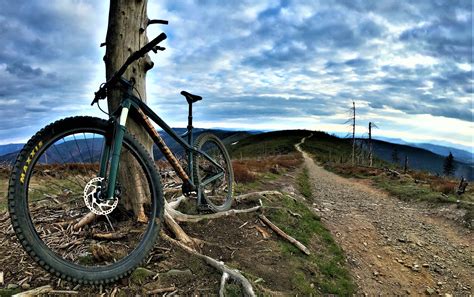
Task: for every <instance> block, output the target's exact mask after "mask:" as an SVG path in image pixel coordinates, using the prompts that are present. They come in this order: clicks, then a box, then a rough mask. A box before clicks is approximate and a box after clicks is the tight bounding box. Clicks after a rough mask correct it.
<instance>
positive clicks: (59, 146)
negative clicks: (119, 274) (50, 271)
mask: <svg viewBox="0 0 474 297" xmlns="http://www.w3.org/2000/svg"><path fill="white" fill-rule="evenodd" d="M105 135H106V133H105V131H100V130H97V129H92V128H91V129H87V128H86V129H77V130H74V131H69V132H66V133H63V134H61V135H58V136H56V137H54V138H53V139H50V140H48V141H47V143H45V144H44V145H43V147H42V148H41V149H40V150H39V151H38V153H37V154H36V155H35V156H34V158H33V159H32V160H31V163H30V166H31V168H30V169H29V173H30V174H29V175H28V176H27V178H26V180H25V187H26V193H25V194H26V197H27V203H28V210H29V217H30V220H31V223H32V226H33V228H34V231H35V232H36V235H37V236H38V237H39V239H40V240H41V241H42V243H43V244H44V245H45V247H46V248H47V249H48V250H50V251H51V252H53V254H54V256H56V257H57V258H59V259H60V260H62V261H66V262H69V263H71V264H73V265H76V266H80V267H84V268H89V267H90V268H93V267H95V268H98V266H109V265H114V264H118V263H119V262H122V261H124V260H125V259H126V258H127V257H129V255H131V254H132V253H133V252H134V251H136V250H137V249H138V247H139V246H141V244H142V243H143V242H144V240H145V238H147V235H148V233H149V232H150V229H151V227H152V225H153V222H154V219H155V214H156V211H155V209H156V205H155V203H156V202H155V201H154V199H151V197H153V195H154V189H153V187H152V182H151V180H150V173H149V172H148V171H147V168H146V165H145V160H143V159H142V158H141V157H140V155H139V154H138V152H137V151H136V149H135V148H134V147H133V145H131V144H130V143H129V142H128V141H124V143H123V148H122V154H121V163H120V164H121V165H120V166H121V167H122V168H121V170H120V172H119V175H118V185H119V191H118V192H117V197H118V198H119V199H120V203H119V204H118V205H117V206H116V207H115V208H114V209H113V211H112V212H110V213H109V214H108V215H107V216H97V219H96V220H94V221H93V222H91V223H90V224H87V225H85V226H83V227H82V228H79V229H74V226H75V225H76V224H77V222H78V220H80V219H82V218H84V217H85V216H86V215H87V214H88V213H90V212H91V211H90V209H89V208H88V207H87V205H86V203H85V201H84V195H85V192H84V191H85V189H86V185H88V184H89V190H88V191H89V192H88V194H91V193H90V189H91V187H90V182H91V180H93V179H94V178H97V176H98V172H99V163H100V157H101V155H102V153H103V152H102V151H103V147H104V143H105V141H104V140H105ZM124 160H126V161H127V162H123V161H124ZM27 162H28V161H27ZM131 172H133V174H131ZM94 183H98V184H100V181H98V180H96V181H95V182H94ZM99 196H100V195H97V197H99ZM137 196H139V197H142V199H143V200H144V202H145V204H144V208H143V210H144V214H145V216H146V218H148V219H149V222H150V223H148V224H147V223H140V222H138V221H137V216H136V215H135V214H134V208H135V209H137V208H138V207H136V205H134V204H133V203H132V201H135V200H133V199H135V198H136V197H137Z"/></svg>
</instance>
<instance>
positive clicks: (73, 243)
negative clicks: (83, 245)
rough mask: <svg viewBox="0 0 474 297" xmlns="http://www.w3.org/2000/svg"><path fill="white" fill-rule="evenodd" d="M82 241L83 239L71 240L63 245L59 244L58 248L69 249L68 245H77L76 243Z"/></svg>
mask: <svg viewBox="0 0 474 297" xmlns="http://www.w3.org/2000/svg"><path fill="white" fill-rule="evenodd" d="M82 241H83V240H82V239H76V240H74V241H71V242H68V243H65V244H63V245H60V246H58V249H67V248H68V247H70V246H72V245H76V244H78V243H80V242H82Z"/></svg>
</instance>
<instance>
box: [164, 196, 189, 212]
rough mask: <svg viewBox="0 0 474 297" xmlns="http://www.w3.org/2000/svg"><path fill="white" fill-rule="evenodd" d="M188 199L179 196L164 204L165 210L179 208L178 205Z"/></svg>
mask: <svg viewBox="0 0 474 297" xmlns="http://www.w3.org/2000/svg"><path fill="white" fill-rule="evenodd" d="M186 199H188V198H187V197H186V196H183V195H182V196H179V197H178V198H176V200H174V201H171V202H165V207H166V208H172V209H176V208H178V207H179V205H180V204H181V202H183V201H184V200H186Z"/></svg>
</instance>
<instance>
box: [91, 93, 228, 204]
mask: <svg viewBox="0 0 474 297" xmlns="http://www.w3.org/2000/svg"><path fill="white" fill-rule="evenodd" d="M130 110H134V111H137V114H143V115H144V117H143V118H142V120H143V123H142V124H143V126H144V127H145V128H147V132H148V134H149V135H150V137H151V138H152V139H153V140H154V142H155V144H157V146H158V148H159V149H160V151H161V152H162V153H163V155H164V156H165V157H166V158H167V159H168V162H169V163H170V164H171V165H172V166H173V168H174V170H175V171H176V172H177V173H178V176H180V178H181V179H182V180H183V184H184V185H187V186H188V187H190V189H191V190H195V191H197V192H198V197H199V199H198V203H200V204H202V203H203V201H200V200H201V198H200V195H199V193H200V188H201V187H203V186H205V185H207V184H209V183H211V182H212V181H214V180H216V179H218V178H220V177H222V176H223V175H224V168H222V166H220V164H218V163H217V162H216V161H215V160H214V159H212V157H210V156H209V155H208V154H206V153H205V152H203V151H201V150H198V149H195V148H194V143H193V142H194V139H193V135H192V131H193V126H192V105H191V104H190V108H189V116H188V126H187V131H186V132H185V133H184V134H183V135H181V136H180V135H178V134H177V133H176V132H175V131H173V129H172V128H171V127H169V126H168V125H167V124H166V123H165V122H164V121H163V120H162V119H161V118H160V117H159V116H158V115H157V114H156V113H154V112H153V110H151V109H150V108H149V107H148V106H147V105H146V104H145V103H144V102H142V101H141V100H140V99H138V98H137V97H135V96H134V95H132V94H131V92H128V94H127V96H126V97H125V98H124V99H123V100H122V102H121V104H120V106H119V108H118V109H117V111H116V112H114V115H118V114H120V116H119V119H118V120H115V121H114V122H115V124H114V129H113V136H112V141H111V143H105V144H104V145H105V146H106V148H105V150H104V154H103V156H102V157H101V165H100V176H101V177H105V176H106V173H107V171H108V172H109V176H108V181H107V183H108V185H107V199H114V193H115V187H116V182H117V174H118V169H119V162H120V152H121V149H122V143H123V138H124V134H125V130H126V123H127V118H128V116H129V112H130ZM146 117H148V118H150V119H151V120H152V121H153V122H155V123H156V124H158V126H160V127H161V128H162V129H163V131H165V132H166V133H167V134H168V135H170V136H171V138H173V139H174V140H175V141H176V142H177V143H178V144H179V145H181V146H182V147H183V148H184V150H185V152H186V153H187V154H188V170H187V174H186V173H185V171H184V170H183V169H182V167H181V165H180V164H179V162H178V161H177V160H176V158H175V157H174V155H173V154H172V153H171V151H170V150H169V148H168V147H167V146H166V144H165V143H164V141H163V140H162V139H161V137H160V136H159V135H158V133H157V132H156V130H155V129H154V127H153V126H151V124H150V123H149V121H148V120H147V118H146ZM152 129H153V131H152ZM184 137H186V138H187V139H186V140H187V141H186V140H185V139H183V138H184ZM110 152H111V153H112V155H111V156H110ZM194 154H199V155H201V156H203V157H204V158H206V159H207V160H208V161H209V162H211V163H212V164H213V165H214V166H216V167H217V168H218V169H219V170H218V172H217V173H216V174H214V175H212V176H209V177H207V178H206V179H204V180H202V181H200V182H199V181H195V180H194V179H193V177H192V176H193V174H192V172H193V166H194V163H193V156H194ZM109 158H111V161H110V168H107V164H108V160H109Z"/></svg>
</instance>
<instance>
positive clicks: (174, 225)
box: [164, 210, 196, 246]
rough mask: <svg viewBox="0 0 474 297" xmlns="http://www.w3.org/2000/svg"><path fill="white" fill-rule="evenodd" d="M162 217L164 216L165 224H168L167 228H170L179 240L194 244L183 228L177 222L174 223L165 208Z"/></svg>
mask: <svg viewBox="0 0 474 297" xmlns="http://www.w3.org/2000/svg"><path fill="white" fill-rule="evenodd" d="M164 218H165V223H166V225H167V226H168V228H170V229H171V231H172V232H173V233H174V235H175V236H176V238H177V239H178V240H179V241H181V242H184V243H185V244H188V245H191V246H194V245H195V244H196V242H195V241H194V240H193V239H192V238H191V237H189V235H188V234H186V232H184V230H183V228H181V226H180V225H179V224H178V223H176V221H175V220H174V219H173V217H172V216H171V215H170V214H169V213H168V211H167V210H165V215H164Z"/></svg>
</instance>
